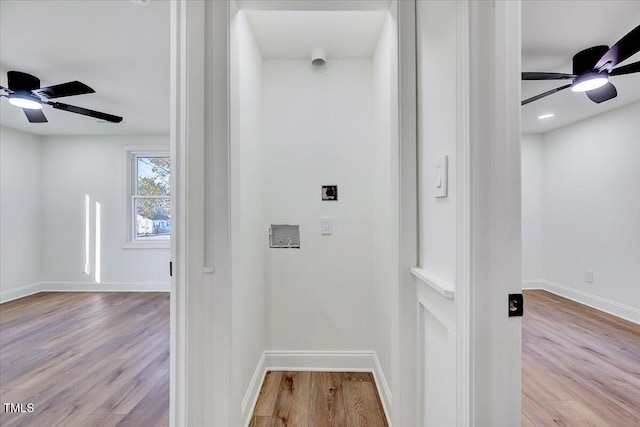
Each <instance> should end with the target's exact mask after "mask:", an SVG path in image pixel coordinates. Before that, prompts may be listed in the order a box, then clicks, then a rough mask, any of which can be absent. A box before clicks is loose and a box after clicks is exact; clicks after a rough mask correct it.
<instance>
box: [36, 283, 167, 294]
mask: <svg viewBox="0 0 640 427" xmlns="http://www.w3.org/2000/svg"><path fill="white" fill-rule="evenodd" d="M41 287H42V289H41V291H42V292H169V282H102V283H96V282H52V281H46V282H41Z"/></svg>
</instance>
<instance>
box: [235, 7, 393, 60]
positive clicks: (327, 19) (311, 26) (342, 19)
mask: <svg viewBox="0 0 640 427" xmlns="http://www.w3.org/2000/svg"><path fill="white" fill-rule="evenodd" d="M246 14H247V20H248V21H249V24H250V25H251V28H252V30H253V33H254V36H255V37H256V40H257V42H258V45H259V46H260V50H261V52H262V56H263V58H265V59H307V58H310V55H311V49H313V48H316V47H321V48H323V49H324V50H325V52H326V54H327V62H330V61H331V59H332V58H334V59H344V58H371V57H372V56H373V53H374V52H375V48H376V45H377V43H378V39H379V38H380V32H381V30H382V27H383V25H384V21H385V17H386V16H387V14H388V12H386V11H379V10H378V11H371V10H369V11H290V10H288V11H273V10H248V11H246Z"/></svg>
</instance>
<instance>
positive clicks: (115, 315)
mask: <svg viewBox="0 0 640 427" xmlns="http://www.w3.org/2000/svg"><path fill="white" fill-rule="evenodd" d="M5 402H6V403H9V402H10V403H23V404H26V403H33V405H34V411H33V412H32V413H10V412H6V411H5V408H4V407H3V406H0V425H2V427H14V426H20V427H24V426H37V427H43V426H46V427H53V426H65V427H67V426H83V427H84V426H91V427H97V426H103V427H113V426H136V427H155V426H168V425H169V294H168V293H147V292H145V293H132V292H131V293H130V292H127V293H124V292H123V293H115V292H114V293H89V292H77V293H61V292H46V293H39V294H35V295H32V296H29V297H26V298H21V299H19V300H15V301H11V302H8V303H4V304H2V305H0V404H1V403H5Z"/></svg>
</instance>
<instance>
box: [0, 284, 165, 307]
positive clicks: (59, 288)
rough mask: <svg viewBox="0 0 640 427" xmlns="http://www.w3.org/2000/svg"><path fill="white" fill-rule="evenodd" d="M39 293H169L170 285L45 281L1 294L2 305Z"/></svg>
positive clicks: (0, 301)
mask: <svg viewBox="0 0 640 427" xmlns="http://www.w3.org/2000/svg"><path fill="white" fill-rule="evenodd" d="M38 292H169V283H168V282H167V283H163V282H103V283H95V282H52V281H45V282H37V283H33V284H31V285H27V286H22V287H19V288H15V289H10V290H8V291H3V292H0V303H5V302H9V301H13V300H15V299H18V298H24V297H26V296H29V295H33V294H36V293H38Z"/></svg>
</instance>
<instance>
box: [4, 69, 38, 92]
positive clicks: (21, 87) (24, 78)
mask: <svg viewBox="0 0 640 427" xmlns="http://www.w3.org/2000/svg"><path fill="white" fill-rule="evenodd" d="M7 83H8V86H9V89H11V90H13V91H17V92H20V91H29V90H32V89H38V88H39V87H40V79H38V78H37V77H36V76H32V75H31V74H27V73H23V72H21V71H8V72H7Z"/></svg>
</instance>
